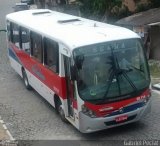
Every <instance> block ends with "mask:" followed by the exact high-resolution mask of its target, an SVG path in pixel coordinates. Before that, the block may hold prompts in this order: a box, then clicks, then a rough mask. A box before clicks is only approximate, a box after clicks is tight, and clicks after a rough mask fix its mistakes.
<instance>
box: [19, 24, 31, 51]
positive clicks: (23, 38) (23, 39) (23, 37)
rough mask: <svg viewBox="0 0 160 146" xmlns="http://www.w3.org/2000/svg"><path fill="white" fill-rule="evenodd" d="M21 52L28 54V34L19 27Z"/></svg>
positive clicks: (26, 30)
mask: <svg viewBox="0 0 160 146" xmlns="http://www.w3.org/2000/svg"><path fill="white" fill-rule="evenodd" d="M21 42H22V46H21V47H22V50H24V51H25V52H26V53H28V54H30V33H29V30H28V29H26V28H23V27H21Z"/></svg>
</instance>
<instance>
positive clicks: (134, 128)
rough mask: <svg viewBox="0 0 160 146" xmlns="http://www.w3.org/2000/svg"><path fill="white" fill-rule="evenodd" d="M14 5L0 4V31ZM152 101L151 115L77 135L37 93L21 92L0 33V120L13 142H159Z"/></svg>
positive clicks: (158, 99)
mask: <svg viewBox="0 0 160 146" xmlns="http://www.w3.org/2000/svg"><path fill="white" fill-rule="evenodd" d="M17 1H18V0H17ZM15 2H16V0H1V4H0V29H1V28H4V27H5V15H6V14H7V13H10V12H12V11H13V10H12V6H13V5H14V3H15ZM152 100H153V102H152V111H151V113H150V114H148V116H146V117H144V118H143V119H142V120H141V121H139V122H137V123H133V124H129V125H125V126H122V127H117V128H112V129H108V130H104V131H100V132H96V133H92V134H81V133H80V132H79V131H77V130H76V129H75V128H74V127H73V126H72V125H70V124H65V123H63V122H62V121H61V120H60V118H59V116H58V115H57V114H56V112H55V110H54V109H53V108H52V107H51V106H50V105H49V104H48V103H47V102H46V101H45V100H44V99H43V98H42V97H41V96H40V95H39V94H38V93H36V92H35V91H28V90H26V89H25V87H24V85H23V82H22V79H21V78H20V77H19V76H18V75H17V73H15V72H14V70H13V69H12V68H11V67H10V65H9V62H8V58H7V45H6V39H5V33H3V32H1V33H0V116H1V117H2V119H3V120H4V121H5V123H6V125H7V127H8V129H9V131H10V132H11V134H12V136H13V137H14V138H15V139H22V140H27V139H32V140H39V139H40V140H48V139H67V140H72V139H79V140H82V139H83V140H88V139H90V140H127V139H130V140H135V139H145V140H147V139H150V140H151V139H159V140H160V106H159V105H160V95H158V94H157V93H153V96H152ZM94 144H95V143H94Z"/></svg>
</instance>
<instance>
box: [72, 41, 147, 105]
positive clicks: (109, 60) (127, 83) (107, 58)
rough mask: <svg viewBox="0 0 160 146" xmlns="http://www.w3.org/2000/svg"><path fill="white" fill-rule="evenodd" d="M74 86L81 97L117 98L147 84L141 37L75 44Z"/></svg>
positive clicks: (123, 96)
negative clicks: (75, 77)
mask: <svg viewBox="0 0 160 146" xmlns="http://www.w3.org/2000/svg"><path fill="white" fill-rule="evenodd" d="M73 56H74V62H75V66H76V71H77V88H78V93H79V96H80V97H81V98H82V99H83V100H84V101H98V102H99V101H100V102H101V101H103V102H104V101H106V102H107V101H116V100H118V99H124V98H129V97H131V96H133V95H135V94H136V93H139V92H141V91H143V90H144V89H146V88H148V87H149V84H150V77H149V71H148V65H147V61H146V57H145V55H144V50H143V47H142V43H141V41H140V39H126V40H118V41H112V42H105V43H100V44H94V45H89V46H83V47H80V48H76V49H75V50H74V52H73Z"/></svg>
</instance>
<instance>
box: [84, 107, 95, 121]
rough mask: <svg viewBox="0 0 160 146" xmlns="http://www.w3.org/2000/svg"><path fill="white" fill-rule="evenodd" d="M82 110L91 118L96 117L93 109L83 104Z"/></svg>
mask: <svg viewBox="0 0 160 146" xmlns="http://www.w3.org/2000/svg"><path fill="white" fill-rule="evenodd" d="M82 112H83V113H84V114H85V115H87V116H89V117H91V118H96V115H95V113H94V111H92V110H90V109H88V108H87V107H86V106H85V105H82Z"/></svg>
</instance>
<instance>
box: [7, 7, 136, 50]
mask: <svg viewBox="0 0 160 146" xmlns="http://www.w3.org/2000/svg"><path fill="white" fill-rule="evenodd" d="M6 18H7V19H8V20H10V21H12V22H15V23H17V24H19V25H21V26H24V27H26V28H29V29H30V30H33V31H35V32H37V33H40V34H42V35H44V36H47V37H50V38H52V39H55V40H57V41H59V42H61V43H63V44H65V45H67V46H68V47H69V48H70V49H74V48H77V47H80V46H85V45H90V44H95V43H101V42H106V41H113V40H121V39H129V38H139V36H138V35H137V34H136V33H134V32H132V31H131V30H128V29H126V28H123V27H119V26H114V25H110V24H106V23H101V22H97V21H93V20H89V19H85V18H81V17H77V16H72V15H68V14H64V13H60V12H56V11H51V10H48V9H37V10H26V11H20V12H15V13H11V14H8V15H7V16H6Z"/></svg>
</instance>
